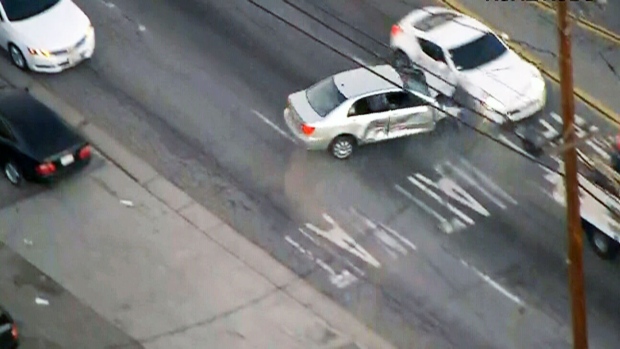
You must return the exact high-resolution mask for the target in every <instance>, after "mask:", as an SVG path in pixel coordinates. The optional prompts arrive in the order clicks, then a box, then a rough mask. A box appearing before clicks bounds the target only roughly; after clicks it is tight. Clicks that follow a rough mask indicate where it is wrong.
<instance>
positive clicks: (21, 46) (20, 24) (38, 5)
mask: <svg viewBox="0 0 620 349" xmlns="http://www.w3.org/2000/svg"><path fill="white" fill-rule="evenodd" d="M0 46H2V47H3V48H4V49H5V50H7V51H8V52H9V57H10V59H11V62H12V63H13V64H14V65H15V66H17V67H18V68H20V69H24V70H32V71H36V72H41V73H58V72H61V71H63V70H65V69H67V68H70V67H73V66H75V65H77V64H78V63H80V62H81V61H83V60H85V59H89V58H91V57H92V55H93V52H94V51H95V30H94V28H93V26H92V24H91V22H90V19H88V17H87V16H86V14H84V12H82V10H81V9H80V8H79V7H77V5H76V4H75V3H73V1H71V0H0Z"/></svg>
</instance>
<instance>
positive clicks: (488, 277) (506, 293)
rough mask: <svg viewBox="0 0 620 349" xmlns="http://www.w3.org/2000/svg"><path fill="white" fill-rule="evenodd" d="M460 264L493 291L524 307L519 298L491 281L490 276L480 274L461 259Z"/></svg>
mask: <svg viewBox="0 0 620 349" xmlns="http://www.w3.org/2000/svg"><path fill="white" fill-rule="evenodd" d="M461 264H463V265H464V266H465V267H467V268H469V269H471V270H472V271H473V272H474V273H476V275H478V276H479V277H480V278H481V279H482V280H484V281H485V282H486V283H487V284H489V285H490V286H491V287H493V288H494V289H496V290H497V291H499V293H501V294H503V295H504V296H506V298H508V299H510V300H511V301H513V302H515V303H516V304H518V305H519V306H521V307H524V306H525V303H524V302H523V301H522V300H521V298H519V297H518V296H516V295H515V294H513V293H511V292H510V291H508V290H507V289H506V288H504V286H502V285H500V284H499V283H497V282H496V281H495V280H493V279H491V277H490V276H488V275H486V274H484V273H483V272H481V271H480V270H478V269H476V267H474V266H471V265H469V264H468V263H467V262H465V261H464V260H462V259H461Z"/></svg>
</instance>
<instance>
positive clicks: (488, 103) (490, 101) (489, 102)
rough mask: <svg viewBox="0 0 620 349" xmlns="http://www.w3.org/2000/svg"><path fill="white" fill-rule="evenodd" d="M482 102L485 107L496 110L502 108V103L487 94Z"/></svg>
mask: <svg viewBox="0 0 620 349" xmlns="http://www.w3.org/2000/svg"><path fill="white" fill-rule="evenodd" d="M482 104H483V105H484V107H485V108H487V109H491V110H494V111H497V112H501V111H503V109H504V104H502V102H500V101H498V100H497V99H495V98H493V96H487V97H486V98H485V99H484V100H483V101H482Z"/></svg>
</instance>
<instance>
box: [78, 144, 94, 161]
mask: <svg viewBox="0 0 620 349" xmlns="http://www.w3.org/2000/svg"><path fill="white" fill-rule="evenodd" d="M90 154H91V149H90V145H86V146H84V148H82V149H80V152H79V153H78V157H79V158H80V159H81V160H84V159H87V158H89V157H90Z"/></svg>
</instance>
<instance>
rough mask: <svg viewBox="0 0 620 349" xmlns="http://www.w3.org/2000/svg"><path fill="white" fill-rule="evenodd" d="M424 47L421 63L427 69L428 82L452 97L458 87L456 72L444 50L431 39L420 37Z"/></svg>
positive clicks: (421, 45) (419, 41)
mask: <svg viewBox="0 0 620 349" xmlns="http://www.w3.org/2000/svg"><path fill="white" fill-rule="evenodd" d="M418 43H419V44H420V48H421V49H422V53H423V54H422V55H421V56H420V65H421V66H422V67H423V68H424V70H426V79H427V81H428V84H429V85H430V86H431V88H432V89H433V90H434V91H433V92H434V93H436V92H440V93H441V94H443V95H446V96H448V97H451V96H452V95H453V94H454V89H455V87H456V74H455V73H454V72H453V71H452V68H451V67H450V65H449V64H448V60H447V58H446V54H445V52H444V50H443V49H442V48H441V47H440V46H439V45H436V44H434V43H433V42H431V41H428V40H425V39H422V38H418Z"/></svg>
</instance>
